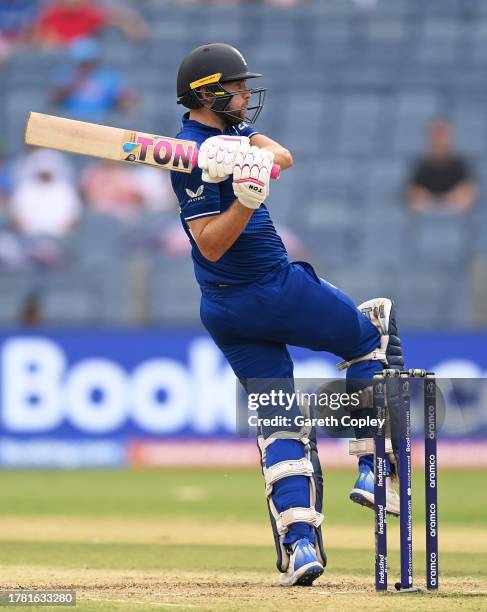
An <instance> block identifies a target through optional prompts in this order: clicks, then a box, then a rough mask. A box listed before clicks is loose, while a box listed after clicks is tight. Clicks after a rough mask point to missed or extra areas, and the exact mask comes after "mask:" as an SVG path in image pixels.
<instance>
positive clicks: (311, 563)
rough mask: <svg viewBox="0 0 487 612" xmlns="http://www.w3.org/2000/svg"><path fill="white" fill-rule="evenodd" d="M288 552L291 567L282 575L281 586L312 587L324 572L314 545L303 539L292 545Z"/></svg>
mask: <svg viewBox="0 0 487 612" xmlns="http://www.w3.org/2000/svg"><path fill="white" fill-rule="evenodd" d="M288 551H289V555H290V559H289V567H288V570H287V572H285V573H283V574H281V578H280V583H281V586H311V585H312V584H313V582H314V581H315V580H316V578H318V577H319V576H321V574H322V573H323V572H324V567H323V566H322V565H321V563H320V562H319V561H318V558H317V556H316V551H315V549H314V546H313V544H312V543H311V542H310V541H309V540H308V538H302V539H301V540H297V541H296V542H293V543H292V544H290V545H289V547H288Z"/></svg>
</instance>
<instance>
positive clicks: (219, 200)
mask: <svg viewBox="0 0 487 612" xmlns="http://www.w3.org/2000/svg"><path fill="white" fill-rule="evenodd" d="M221 133H222V132H221V131H220V130H219V129H218V128H213V127H209V126H207V125H204V124H202V123H199V122H197V121H193V120H192V119H189V113H186V115H185V116H184V118H183V126H182V129H181V130H180V132H179V133H178V134H177V138H182V139H184V140H194V141H195V142H196V143H197V144H198V147H200V146H201V144H202V143H203V142H204V141H205V140H206V139H207V138H210V137H211V136H218V135H220V134H221ZM225 133H228V134H233V135H234V134H236V133H238V134H240V135H245V136H251V135H253V134H256V133H257V132H256V131H253V130H251V129H250V128H248V127H246V128H244V129H243V130H242V129H241V130H240V131H238V130H236V129H235V128H229V129H228V130H226V132H225ZM171 182H172V186H173V189H174V192H175V193H176V196H177V198H178V200H179V207H180V216H181V222H182V224H183V227H184V231H185V232H186V234H187V236H188V238H189V240H190V243H191V247H192V257H193V263H194V270H195V275H196V280H197V281H198V283H199V284H200V286H201V287H202V288H203V287H211V286H215V285H236V284H242V283H250V282H254V281H256V280H259V278H262V277H263V276H265V275H266V274H268V273H269V272H271V271H272V270H274V269H277V268H279V267H280V266H282V265H284V264H286V263H287V261H288V257H287V251H286V248H285V247H284V244H283V242H282V240H281V238H280V236H279V235H278V233H277V232H276V229H275V227H274V224H273V222H272V219H271V217H270V215H269V211H268V210H267V208H266V206H265V205H264V204H262V205H261V206H260V208H258V209H257V210H256V211H255V212H254V213H253V215H252V217H251V218H250V220H249V222H248V224H247V227H246V228H245V229H244V231H243V232H242V233H241V235H240V236H239V237H238V238H237V240H236V241H235V243H234V244H233V245H232V246H231V247H230V248H229V249H228V251H227V252H226V253H225V254H224V255H223V256H222V257H221V258H220V259H219V260H218V261H215V262H214V261H209V260H208V259H206V258H205V257H204V256H203V255H202V254H201V252H200V250H199V249H198V246H197V245H196V242H195V241H194V240H193V237H192V236H191V233H190V231H189V227H188V223H187V222H188V221H191V220H192V219H198V218H200V217H209V216H211V215H219V214H220V213H223V212H225V210H227V208H228V207H229V206H231V204H232V203H233V202H234V201H235V194H234V193H233V188H232V177H229V178H228V179H227V180H226V181H223V182H221V183H217V184H212V183H205V182H204V181H203V180H202V178H201V170H200V169H199V168H194V169H193V171H192V172H191V174H186V173H183V172H171Z"/></svg>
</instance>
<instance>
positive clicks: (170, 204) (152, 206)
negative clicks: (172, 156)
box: [134, 165, 179, 212]
mask: <svg viewBox="0 0 487 612" xmlns="http://www.w3.org/2000/svg"><path fill="white" fill-rule="evenodd" d="M134 170H135V172H136V175H137V179H138V181H139V183H140V188H141V190H142V192H143V194H144V203H145V208H146V209H147V210H152V211H155V212H162V211H166V210H174V211H179V203H178V201H177V199H176V196H175V195H174V191H173V189H172V187H171V179H170V174H169V172H167V171H165V170H162V171H161V170H159V169H158V168H150V167H149V166H142V165H140V166H135V167H134Z"/></svg>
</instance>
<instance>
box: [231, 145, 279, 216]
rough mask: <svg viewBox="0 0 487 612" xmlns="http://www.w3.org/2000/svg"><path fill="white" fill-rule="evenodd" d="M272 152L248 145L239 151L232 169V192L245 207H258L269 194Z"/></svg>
mask: <svg viewBox="0 0 487 612" xmlns="http://www.w3.org/2000/svg"><path fill="white" fill-rule="evenodd" d="M273 163H274V153H272V152H271V151H266V150H265V149H259V147H250V148H249V149H247V150H246V151H240V152H239V153H238V155H237V159H236V161H235V168H234V170H233V192H234V193H235V197H236V198H237V199H238V201H239V202H240V203H241V204H243V205H244V206H247V208H254V209H256V208H259V206H260V205H261V204H262V202H263V201H264V200H265V199H266V198H267V196H268V195H269V181H270V177H271V170H272V165H273Z"/></svg>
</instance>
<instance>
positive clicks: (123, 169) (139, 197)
mask: <svg viewBox="0 0 487 612" xmlns="http://www.w3.org/2000/svg"><path fill="white" fill-rule="evenodd" d="M81 192H82V194H83V197H84V198H85V201H86V203H87V205H88V206H89V207H90V208H91V209H93V210H95V211H96V212H100V213H104V214H107V215H112V216H114V217H117V218H118V219H121V220H123V221H132V220H134V219H136V218H137V217H138V215H139V213H140V211H141V209H142V208H143V206H144V199H145V193H144V190H143V189H142V187H141V183H140V181H139V180H138V178H137V176H136V174H135V172H134V168H132V167H130V166H128V165H124V164H122V163H120V162H113V161H100V162H96V163H94V164H92V165H90V166H88V168H86V170H85V171H84V172H83V174H82V176H81Z"/></svg>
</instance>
